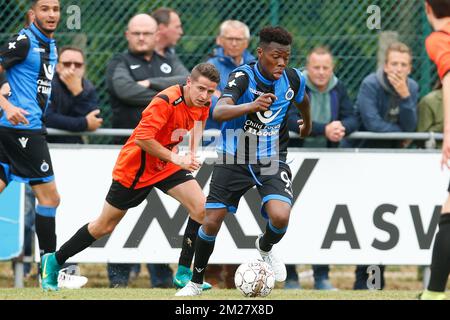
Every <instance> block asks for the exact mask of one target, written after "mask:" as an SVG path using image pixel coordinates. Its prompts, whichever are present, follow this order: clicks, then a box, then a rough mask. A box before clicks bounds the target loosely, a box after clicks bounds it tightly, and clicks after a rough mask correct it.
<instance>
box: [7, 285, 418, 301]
mask: <svg viewBox="0 0 450 320" xmlns="http://www.w3.org/2000/svg"><path fill="white" fill-rule="evenodd" d="M418 293H419V291H389V290H386V291H350V290H341V291H331V292H324V291H314V290H281V289H276V290H274V291H273V292H272V293H271V294H270V295H269V296H268V297H267V298H261V299H262V300H414V299H416V296H417V294H418ZM174 294H175V289H80V290H61V291H59V292H43V291H42V290H40V289H38V288H28V289H0V300H186V299H185V298H183V299H180V298H177V297H174ZM236 299H243V300H254V298H245V297H243V296H242V295H241V294H240V293H239V292H238V291H237V290H235V289H214V290H211V291H208V292H204V293H203V295H202V296H200V297H193V298H190V299H189V300H236Z"/></svg>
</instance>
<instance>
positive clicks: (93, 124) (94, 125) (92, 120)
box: [86, 109, 103, 131]
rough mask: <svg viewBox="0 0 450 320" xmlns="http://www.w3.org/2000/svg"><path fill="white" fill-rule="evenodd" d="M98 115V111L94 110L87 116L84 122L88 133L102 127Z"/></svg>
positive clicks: (101, 119) (101, 121)
mask: <svg viewBox="0 0 450 320" xmlns="http://www.w3.org/2000/svg"><path fill="white" fill-rule="evenodd" d="M99 114H100V110H99V109H95V110H94V111H91V112H89V113H88V114H87V116H86V121H87V130H88V131H95V130H97V129H98V128H100V127H101V126H102V124H103V118H99V117H97V116H98V115H99Z"/></svg>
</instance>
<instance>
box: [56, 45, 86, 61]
mask: <svg viewBox="0 0 450 320" xmlns="http://www.w3.org/2000/svg"><path fill="white" fill-rule="evenodd" d="M68 50H71V51H76V52H79V53H81V55H82V56H83V60H84V51H83V49H81V48H79V47H75V46H64V47H61V48H59V50H58V55H59V56H61V55H62V54H63V52H64V51H68Z"/></svg>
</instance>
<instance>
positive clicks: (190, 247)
mask: <svg viewBox="0 0 450 320" xmlns="http://www.w3.org/2000/svg"><path fill="white" fill-rule="evenodd" d="M200 226H201V224H200V223H198V222H197V221H195V220H192V219H191V218H190V217H189V220H188V223H187V226H186V230H185V231H184V237H183V245H182V247H181V255H180V259H179V260H178V264H179V265H182V266H185V267H187V268H190V267H191V264H192V259H193V258H194V253H195V243H196V240H197V234H198V229H199V228H200Z"/></svg>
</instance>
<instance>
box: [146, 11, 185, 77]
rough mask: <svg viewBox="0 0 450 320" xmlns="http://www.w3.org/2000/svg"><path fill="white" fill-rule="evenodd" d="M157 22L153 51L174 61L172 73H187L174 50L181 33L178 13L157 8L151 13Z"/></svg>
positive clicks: (181, 27)
mask: <svg viewBox="0 0 450 320" xmlns="http://www.w3.org/2000/svg"><path fill="white" fill-rule="evenodd" d="M151 15H152V17H153V18H154V19H155V20H156V23H157V24H158V31H157V33H156V44H155V51H156V52H157V53H158V54H159V55H160V56H162V57H167V58H170V59H171V60H174V61H176V63H174V67H176V68H177V69H176V70H173V73H174V74H176V75H188V74H189V71H188V70H187V69H186V67H185V66H184V65H183V63H182V62H181V61H180V59H179V58H178V56H177V54H176V52H175V46H176V45H177V43H178V41H179V40H180V39H181V36H182V35H183V26H182V24H181V19H180V16H179V15H178V13H177V12H176V11H175V10H173V9H171V8H164V7H162V8H158V9H156V10H155V11H153V12H152V13H151Z"/></svg>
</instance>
